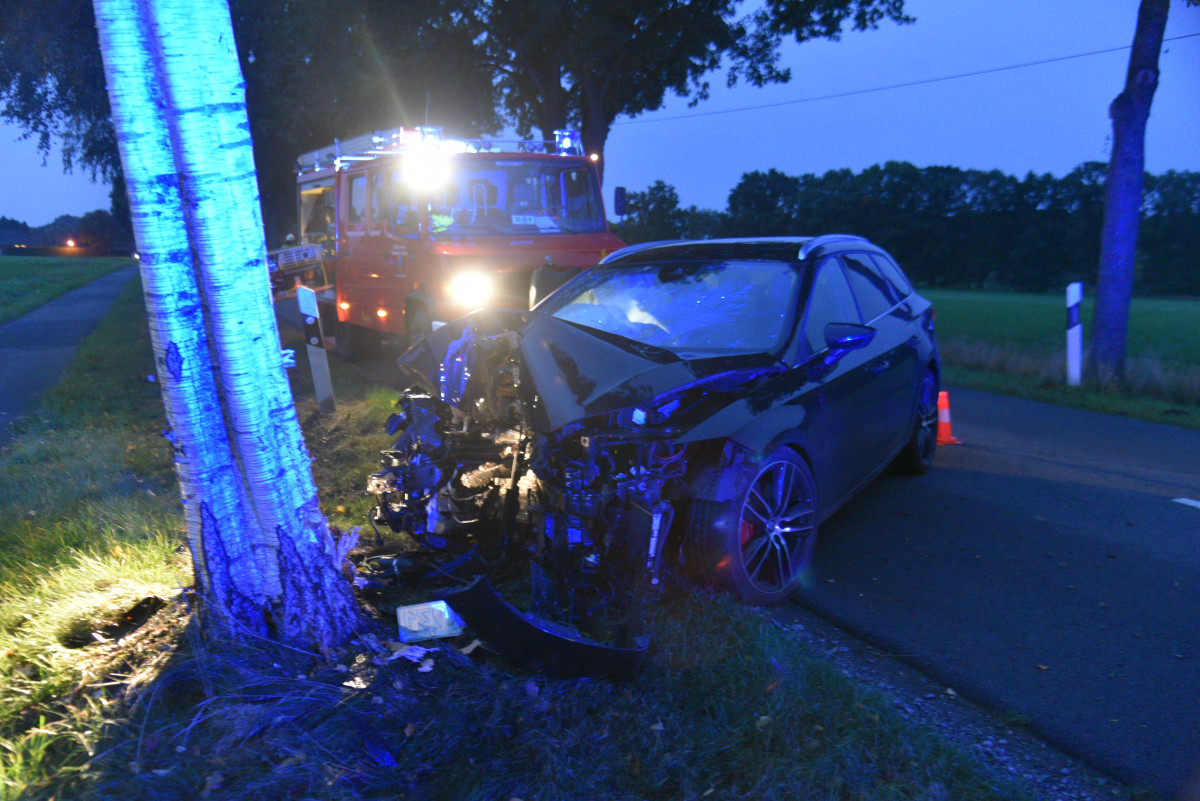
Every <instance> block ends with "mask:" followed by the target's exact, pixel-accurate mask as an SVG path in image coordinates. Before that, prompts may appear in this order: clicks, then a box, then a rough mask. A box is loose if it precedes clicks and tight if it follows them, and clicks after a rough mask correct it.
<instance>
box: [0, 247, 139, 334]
mask: <svg viewBox="0 0 1200 801" xmlns="http://www.w3.org/2000/svg"><path fill="white" fill-rule="evenodd" d="M134 263H135V262H134V261H133V260H132V259H128V258H120V257H103V258H66V257H55V256H0V325H3V324H4V323H7V322H8V321H9V320H15V319H16V318H18V317H20V316H22V315H24V314H27V313H29V312H31V311H33V310H34V309H36V308H38V307H39V306H42V305H44V304H45V303H46V302H47V301H50V300H53V299H54V298H57V297H58V296H59V295H64V294H66V293H67V292H70V291H71V290H72V289H78V288H79V287H81V286H84V285H86V284H89V283H91V282H92V281H94V280H96V279H97V278H99V277H100V276H102V275H107V274H108V273H111V272H113V271H115V270H119V269H121V268H122V267H129V266H131V265H132V264H134Z"/></svg>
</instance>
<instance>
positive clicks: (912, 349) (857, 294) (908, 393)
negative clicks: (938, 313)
mask: <svg viewBox="0 0 1200 801" xmlns="http://www.w3.org/2000/svg"><path fill="white" fill-rule="evenodd" d="M841 258H842V263H843V265H844V266H845V270H846V278H847V280H848V281H849V282H850V289H851V291H852V292H853V293H854V299H855V301H856V302H857V304H858V308H859V313H860V314H861V315H862V319H863V322H864V323H865V324H867V325H869V326H871V327H872V328H874V329H875V330H876V334H875V340H874V342H872V343H871V348H870V350H871V353H872V357H871V358H870V359H869V360H868V364H867V369H868V370H869V371H870V373H871V375H872V382H873V384H874V386H873V387H872V391H871V395H872V401H871V403H872V408H873V413H872V417H871V426H870V428H871V437H872V440H871V442H869V443H864V445H865V446H866V447H868V448H869V449H870V454H871V457H872V460H873V462H874V464H873V465H871V468H872V469H875V468H878V467H880V466H882V464H883V463H884V462H886V461H888V460H889V459H890V458H891V456H892V455H893V454H894V453H895V452H896V451H897V450H898V449H899V448H900V446H901V445H903V444H904V441H905V439H906V437H907V435H908V429H909V427H910V425H911V423H912V414H913V403H914V402H915V398H916V390H917V386H918V382H919V380H920V377H921V371H920V367H919V365H918V360H917V347H916V346H917V340H916V338H915V336H914V334H913V332H912V331H911V328H912V315H911V313H910V311H909V309H908V308H907V306H904V305H903V304H902V303H901V301H902V298H901V297H899V293H898V291H897V289H896V288H895V287H894V286H893V285H892V284H891V283H890V282H889V281H887V280H886V279H885V278H884V277H883V276H882V275H881V274H880V273H879V270H878V268H877V267H876V266H875V263H874V261H872V260H871V258H870V256H869V254H867V253H843V254H842V256H841Z"/></svg>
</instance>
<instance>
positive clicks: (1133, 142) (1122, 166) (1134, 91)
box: [1090, 0, 1170, 380]
mask: <svg viewBox="0 0 1200 801" xmlns="http://www.w3.org/2000/svg"><path fill="white" fill-rule="evenodd" d="M1169 6H1170V0H1142V3H1141V6H1140V7H1139V8H1138V19H1137V31H1136V32H1135V33H1134V36H1133V49H1132V51H1131V52H1130V54H1129V69H1128V71H1127V72H1126V75H1125V89H1124V91H1122V92H1121V94H1119V95H1117V97H1116V99H1115V100H1113V102H1112V104H1111V105H1110V106H1109V108H1108V114H1109V116H1110V117H1111V118H1112V123H1113V138H1112V156H1111V157H1110V158H1109V161H1108V176H1107V179H1106V182H1105V186H1104V228H1103V231H1102V233H1101V235H1100V274H1099V280H1098V282H1097V286H1096V314H1095V317H1094V318H1093V323H1092V350H1091V358H1090V362H1091V367H1092V372H1093V373H1094V374H1095V375H1096V376H1097V377H1099V378H1100V379H1101V380H1109V379H1118V380H1119V379H1122V378H1124V376H1125V336H1126V333H1127V331H1128V329H1129V301H1130V298H1131V296H1132V294H1133V277H1134V267H1135V259H1136V256H1137V235H1138V223H1139V221H1140V218H1141V208H1142V177H1143V172H1144V170H1145V162H1146V157H1145V144H1146V120H1147V119H1149V117H1150V103H1151V101H1153V100H1154V91H1155V90H1156V89H1157V88H1158V54H1159V51H1160V50H1161V49H1162V40H1163V31H1164V30H1165V29H1166V27H1167V9H1168V7H1169Z"/></svg>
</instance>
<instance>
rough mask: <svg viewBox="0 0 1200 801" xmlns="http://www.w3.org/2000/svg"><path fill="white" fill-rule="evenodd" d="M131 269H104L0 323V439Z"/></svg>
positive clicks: (34, 401)
mask: <svg viewBox="0 0 1200 801" xmlns="http://www.w3.org/2000/svg"><path fill="white" fill-rule="evenodd" d="M136 274H137V268H136V267H128V268H125V269H121V270H117V271H116V272H113V273H109V274H108V275H106V276H104V277H103V278H99V279H97V280H95V281H93V282H92V283H90V284H88V285H87V286H84V287H80V288H79V289H76V290H74V291H72V292H68V293H67V294H65V295H62V296H61V297H58V298H55V299H54V300H52V301H51V302H49V303H47V304H46V305H45V306H42V307H41V308H40V309H36V310H34V311H32V312H30V313H29V314H27V315H25V316H24V317H21V318H18V319H16V320H12V321H10V322H8V323H6V324H4V325H3V326H0V445H2V444H4V443H5V442H7V441H8V440H9V439H11V437H12V430H11V426H10V424H11V423H13V422H14V421H15V420H16V419H17V418H18V417H21V416H23V415H27V414H29V413H30V412H32V411H35V410H36V409H37V408H38V406H39V405H40V404H41V399H42V394H43V393H45V391H46V390H48V389H49V388H50V387H52V386H54V384H55V383H57V381H58V379H59V376H60V375H61V374H62V371H63V368H65V367H66V366H67V363H68V362H70V361H71V358H72V357H73V356H74V355H75V349H76V348H77V347H78V346H79V342H80V341H81V340H82V339H83V338H84V337H86V336H87V335H88V334H90V333H91V332H92V331H93V330H95V328H96V326H97V325H99V324H100V321H101V320H103V319H104V316H105V315H106V314H108V310H109V309H110V308H111V307H112V304H113V301H114V300H116V298H117V295H118V294H120V292H121V289H123V288H124V286H125V284H127V283H128V282H129V281H130V280H131V279H132V278H133V276H134V275H136Z"/></svg>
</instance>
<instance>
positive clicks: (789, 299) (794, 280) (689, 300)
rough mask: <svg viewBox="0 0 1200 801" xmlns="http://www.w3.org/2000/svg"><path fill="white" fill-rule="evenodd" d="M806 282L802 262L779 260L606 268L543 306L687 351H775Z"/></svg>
mask: <svg viewBox="0 0 1200 801" xmlns="http://www.w3.org/2000/svg"><path fill="white" fill-rule="evenodd" d="M799 282H800V268H799V267H798V266H796V265H793V264H788V263H785V262H777V261H716V262H712V261H707V262H659V263H655V264H629V265H621V264H618V265H607V266H602V267H596V268H593V269H591V270H587V271H585V272H584V273H583V274H582V275H580V276H579V278H577V279H576V280H574V281H572V282H571V283H569V284H567V285H566V286H564V287H563V288H562V289H561V290H559V291H558V292H556V293H555V294H554V295H552V296H551V297H550V298H548V299H547V301H546V303H545V304H543V305H542V306H539V307H538V311H539V312H542V313H548V314H550V315H552V316H554V317H557V318H558V319H560V320H566V321H567V322H571V323H576V324H579V325H584V326H587V327H588V328H595V329H598V330H600V331H604V332H607V333H610V334H616V335H618V336H622V337H626V338H628V339H632V340H635V341H637V342H644V343H646V344H649V345H654V346H656V347H660V348H666V349H668V350H672V351H675V352H676V353H681V354H682V353H684V352H712V353H747V352H766V353H773V352H775V351H777V350H778V349H779V348H781V347H782V346H783V345H784V343H785V341H786V338H787V334H788V331H789V330H790V320H791V315H792V310H793V309H794V308H795V307H796V302H797V295H798V292H799Z"/></svg>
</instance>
